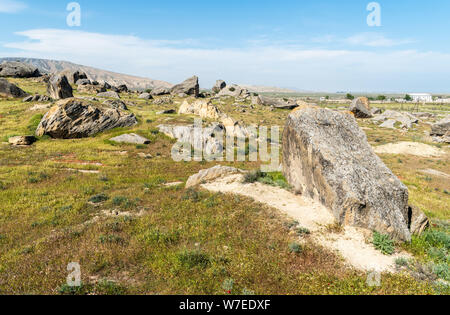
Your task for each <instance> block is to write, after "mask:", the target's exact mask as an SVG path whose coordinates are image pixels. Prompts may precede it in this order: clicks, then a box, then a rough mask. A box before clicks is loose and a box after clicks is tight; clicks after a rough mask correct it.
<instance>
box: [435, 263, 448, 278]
mask: <svg viewBox="0 0 450 315" xmlns="http://www.w3.org/2000/svg"><path fill="white" fill-rule="evenodd" d="M433 273H434V274H435V275H436V276H437V277H439V278H440V279H443V280H445V281H450V271H449V268H448V264H446V263H442V264H437V265H434V266H433Z"/></svg>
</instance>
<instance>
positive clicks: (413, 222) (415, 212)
mask: <svg viewBox="0 0 450 315" xmlns="http://www.w3.org/2000/svg"><path fill="white" fill-rule="evenodd" d="M429 226H430V220H429V219H428V217H427V216H426V215H425V213H423V212H422V211H421V210H420V209H419V208H418V207H416V206H410V207H409V230H410V231H411V234H414V235H419V236H420V235H421V234H422V233H423V232H424V231H425V230H426V229H427V228H428V227H429Z"/></svg>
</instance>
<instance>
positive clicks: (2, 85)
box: [0, 79, 28, 98]
mask: <svg viewBox="0 0 450 315" xmlns="http://www.w3.org/2000/svg"><path fill="white" fill-rule="evenodd" d="M27 95H28V94H27V93H26V92H25V91H24V90H22V89H21V88H19V87H18V86H16V85H14V84H12V83H10V82H9V81H8V80H6V79H0V96H3V97H12V98H19V97H25V96H27Z"/></svg>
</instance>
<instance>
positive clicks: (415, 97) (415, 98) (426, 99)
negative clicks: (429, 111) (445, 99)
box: [409, 93, 433, 103]
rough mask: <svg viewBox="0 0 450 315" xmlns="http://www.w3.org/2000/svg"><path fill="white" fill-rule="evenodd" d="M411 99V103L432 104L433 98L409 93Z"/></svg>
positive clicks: (424, 94)
mask: <svg viewBox="0 0 450 315" xmlns="http://www.w3.org/2000/svg"><path fill="white" fill-rule="evenodd" d="M409 95H410V96H411V98H412V99H413V102H416V103H421V102H426V103H432V102H433V96H432V95H431V94H428V93H411V94H409Z"/></svg>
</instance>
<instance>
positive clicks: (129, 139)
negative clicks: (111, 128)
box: [109, 133, 150, 144]
mask: <svg viewBox="0 0 450 315" xmlns="http://www.w3.org/2000/svg"><path fill="white" fill-rule="evenodd" d="M109 140H110V141H113V142H117V143H130V144H150V140H148V139H147V138H144V137H141V136H140V135H137V134H135V133H130V134H124V135H121V136H118V137H114V138H111V139H109Z"/></svg>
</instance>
